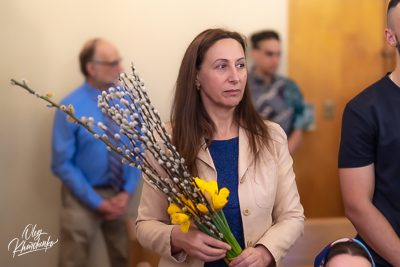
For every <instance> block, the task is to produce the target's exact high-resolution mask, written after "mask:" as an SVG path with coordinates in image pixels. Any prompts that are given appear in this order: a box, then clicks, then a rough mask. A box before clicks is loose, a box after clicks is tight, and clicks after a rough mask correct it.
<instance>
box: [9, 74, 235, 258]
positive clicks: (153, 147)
mask: <svg viewBox="0 0 400 267" xmlns="http://www.w3.org/2000/svg"><path fill="white" fill-rule="evenodd" d="M119 80H120V82H121V86H114V87H110V88H109V89H108V91H102V93H101V95H99V97H98V99H97V104H98V107H99V108H101V110H102V112H103V113H105V114H107V115H108V116H109V117H110V118H111V119H112V120H114V122H115V123H116V124H117V125H118V126H119V133H116V134H111V133H110V132H109V131H107V127H106V126H105V125H104V124H103V123H102V122H98V123H97V126H98V127H99V128H100V129H102V130H103V131H104V134H100V133H98V132H96V131H95V130H93V129H92V128H91V127H92V126H94V125H95V122H94V120H93V118H91V117H89V118H87V117H82V118H80V119H79V118H77V117H76V116H75V115H74V112H75V110H74V107H73V106H72V105H69V106H68V107H67V106H60V105H58V104H57V103H55V102H53V101H52V100H51V97H52V95H53V94H52V93H51V92H48V93H46V94H45V95H41V94H39V93H38V92H35V91H33V90H32V89H31V88H29V87H28V84H27V82H26V81H25V80H23V81H22V83H20V82H17V81H16V80H14V79H11V84H13V85H18V86H20V87H22V88H24V89H26V90H27V91H28V92H29V93H31V94H34V95H36V96H37V97H39V98H41V99H43V100H45V101H47V102H48V104H47V106H49V107H55V108H58V109H60V110H61V111H63V112H65V113H67V114H68V117H67V118H68V121H70V122H71V123H78V124H79V125H81V126H82V127H84V128H86V130H87V131H88V132H90V133H92V134H93V135H94V137H95V138H97V139H99V140H101V141H103V142H104V143H105V144H106V145H107V149H108V150H110V151H114V152H115V153H118V154H119V155H121V156H122V162H123V163H127V164H129V165H130V166H131V167H137V168H139V169H140V170H141V171H142V172H143V173H144V174H145V175H144V177H145V178H146V179H147V180H148V182H149V183H150V184H151V185H152V186H153V187H154V189H155V190H161V191H162V192H163V193H164V194H166V195H167V197H168V201H169V202H170V206H169V208H168V213H169V214H170V215H171V219H172V220H171V222H172V223H173V224H180V227H181V229H182V231H183V232H184V233H186V232H187V231H188V229H189V226H190V222H193V223H194V224H195V225H196V226H197V228H198V229H199V230H200V231H202V232H204V233H206V234H208V235H210V236H212V237H214V238H216V239H218V240H222V241H224V242H227V243H228V244H229V245H230V246H231V248H232V249H231V250H230V251H228V252H227V254H226V257H225V259H224V260H225V262H226V263H227V264H228V263H229V262H230V261H231V260H232V259H234V258H235V257H236V256H238V255H239V254H240V253H241V252H242V249H241V247H240V246H239V244H238V242H237V241H236V239H235V237H234V236H233V234H232V232H231V230H230V229H229V225H228V223H227V221H226V218H225V215H224V213H223V211H222V208H223V207H224V206H225V205H226V203H227V202H228V200H227V198H228V196H229V190H228V189H226V188H221V189H220V190H219V189H218V184H217V182H216V181H211V182H206V181H204V180H202V179H200V178H197V177H193V176H192V175H190V173H189V171H188V168H187V166H186V165H185V160H184V159H183V158H181V157H180V155H179V152H178V151H176V148H175V146H174V145H173V144H172V142H171V135H170V134H169V133H168V132H167V130H166V127H165V124H164V123H163V122H162V121H161V117H160V115H159V113H158V111H157V110H156V109H154V107H153V105H152V104H151V101H150V99H149V96H148V94H147V90H146V87H145V86H144V81H143V80H142V79H140V78H139V76H138V73H137V71H136V70H135V68H134V67H133V66H132V75H131V76H128V75H127V74H125V73H121V74H120V78H119ZM121 135H124V136H126V137H127V139H124V140H129V143H127V142H124V141H123V139H121ZM156 136H158V137H159V138H156ZM110 138H115V139H116V140H118V144H119V145H118V146H114V145H112V143H111V142H110V141H109V139H110ZM145 151H147V153H145ZM148 157H151V159H150V158H148ZM154 159H155V160H156V161H157V162H158V164H159V165H160V166H161V167H162V169H163V170H164V171H165V172H166V173H167V177H161V175H160V174H159V173H158V172H157V171H156V169H155V168H154V167H153V166H152V165H151V164H150V160H154Z"/></svg>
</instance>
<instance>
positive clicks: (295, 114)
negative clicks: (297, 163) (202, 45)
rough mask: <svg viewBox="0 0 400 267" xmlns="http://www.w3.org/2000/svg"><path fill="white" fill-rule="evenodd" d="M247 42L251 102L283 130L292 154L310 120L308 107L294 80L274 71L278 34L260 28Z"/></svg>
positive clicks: (279, 45)
mask: <svg viewBox="0 0 400 267" xmlns="http://www.w3.org/2000/svg"><path fill="white" fill-rule="evenodd" d="M251 42H252V47H253V49H252V56H253V59H254V67H253V69H252V70H251V71H250V73H249V75H248V81H249V85H250V89H251V93H252V97H253V103H254V106H255V107H256V109H257V110H258V112H259V113H260V114H261V116H262V117H264V118H265V119H267V120H271V121H274V122H276V123H278V124H279V125H280V126H281V127H282V128H283V129H284V130H285V132H286V134H287V135H288V144H289V151H290V153H291V154H293V153H294V152H295V151H296V150H297V148H298V147H299V146H300V143H301V140H302V137H303V131H304V130H306V129H308V128H309V127H310V126H311V125H312V124H313V122H314V118H313V114H312V110H311V108H310V106H308V105H307V104H306V102H305V101H304V99H303V97H302V95H301V92H300V90H299V88H298V87H297V86H296V84H295V83H294V82H293V81H292V80H290V79H287V78H285V77H282V76H279V75H277V74H276V71H277V68H278V66H279V62H280V55H281V43H280V41H279V35H278V34H277V33H276V32H274V31H262V32H259V33H256V34H253V35H252V36H251Z"/></svg>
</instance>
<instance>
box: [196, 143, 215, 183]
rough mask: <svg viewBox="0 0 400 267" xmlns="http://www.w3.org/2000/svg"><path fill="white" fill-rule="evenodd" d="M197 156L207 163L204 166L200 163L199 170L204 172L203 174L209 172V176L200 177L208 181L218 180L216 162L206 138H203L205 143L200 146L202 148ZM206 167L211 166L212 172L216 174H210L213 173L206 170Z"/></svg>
mask: <svg viewBox="0 0 400 267" xmlns="http://www.w3.org/2000/svg"><path fill="white" fill-rule="evenodd" d="M197 158H198V159H199V160H201V161H202V162H203V163H205V166H204V165H203V166H199V165H198V168H199V172H200V173H203V174H206V173H207V174H208V175H206V176H207V177H199V178H201V179H204V180H205V181H207V182H210V181H213V180H215V181H216V180H217V171H216V169H215V165H214V162H213V160H212V157H211V154H210V151H209V150H208V148H207V146H206V143H205V140H204V139H203V145H202V146H201V147H200V150H199V152H198V153H197ZM204 168H206V169H207V168H208V169H209V168H211V169H212V173H214V175H212V176H211V175H210V174H211V173H210V172H208V171H206V170H204Z"/></svg>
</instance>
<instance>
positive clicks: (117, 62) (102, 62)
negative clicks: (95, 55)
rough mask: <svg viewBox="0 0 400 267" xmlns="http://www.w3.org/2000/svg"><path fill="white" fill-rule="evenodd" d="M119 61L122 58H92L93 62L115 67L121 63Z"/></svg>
mask: <svg viewBox="0 0 400 267" xmlns="http://www.w3.org/2000/svg"><path fill="white" fill-rule="evenodd" d="M121 61H122V58H119V59H117V60H114V61H96V60H92V62H93V63H94V64H98V65H104V66H107V67H112V68H115V67H117V66H118V65H119V64H120V63H121Z"/></svg>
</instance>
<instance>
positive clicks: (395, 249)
mask: <svg viewBox="0 0 400 267" xmlns="http://www.w3.org/2000/svg"><path fill="white" fill-rule="evenodd" d="M339 175H340V185H341V189H342V196H343V202H344V206H345V213H346V216H347V217H348V218H349V220H350V221H351V222H352V223H353V225H354V227H355V228H356V229H357V231H358V233H359V234H360V236H361V237H362V238H363V239H364V240H365V242H367V243H368V245H369V246H370V247H371V248H372V249H373V250H375V251H376V252H377V253H378V254H379V255H381V256H382V257H383V258H384V259H385V260H386V261H388V262H389V263H390V264H391V265H393V266H400V239H399V237H398V236H397V234H396V233H395V231H394V230H393V228H392V226H391V225H390V223H389V222H388V221H387V219H386V218H385V217H384V216H383V215H382V213H381V212H380V211H379V210H378V209H377V208H376V207H375V206H374V205H373V204H372V197H373V195H374V188H375V172H374V164H370V165H368V166H365V167H360V168H343V169H339Z"/></svg>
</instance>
